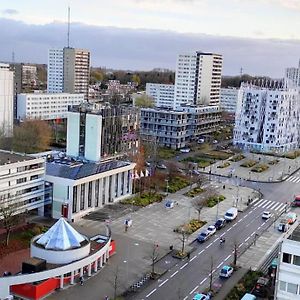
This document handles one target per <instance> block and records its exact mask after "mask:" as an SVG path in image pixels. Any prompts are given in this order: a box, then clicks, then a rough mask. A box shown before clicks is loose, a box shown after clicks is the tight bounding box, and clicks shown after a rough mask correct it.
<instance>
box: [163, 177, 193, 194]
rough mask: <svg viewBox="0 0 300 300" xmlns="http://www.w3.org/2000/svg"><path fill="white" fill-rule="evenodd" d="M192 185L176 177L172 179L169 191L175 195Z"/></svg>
mask: <svg viewBox="0 0 300 300" xmlns="http://www.w3.org/2000/svg"><path fill="white" fill-rule="evenodd" d="M189 184H190V182H189V181H188V179H186V178H183V177H180V176H176V177H172V178H171V179H170V181H169V186H168V191H169V192H170V193H175V192H177V191H179V190H181V189H183V188H185V187H187V186H188V185H189Z"/></svg>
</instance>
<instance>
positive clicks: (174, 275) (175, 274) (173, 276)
mask: <svg viewBox="0 0 300 300" xmlns="http://www.w3.org/2000/svg"><path fill="white" fill-rule="evenodd" d="M178 272H179V271H178V270H177V271H176V272H174V273H173V274H172V275H171V276H170V278H172V277H174V276H175V275H176V274H177V273H178Z"/></svg>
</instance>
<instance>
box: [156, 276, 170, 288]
mask: <svg viewBox="0 0 300 300" xmlns="http://www.w3.org/2000/svg"><path fill="white" fill-rule="evenodd" d="M168 280H169V278H167V279H166V280H165V281H164V282H162V283H161V284H160V285H159V286H158V287H161V286H163V285H164V284H165V283H166V282H167V281H168Z"/></svg>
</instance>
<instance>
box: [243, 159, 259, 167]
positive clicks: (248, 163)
mask: <svg viewBox="0 0 300 300" xmlns="http://www.w3.org/2000/svg"><path fill="white" fill-rule="evenodd" d="M256 164H257V161H256V160H253V159H248V160H246V161H244V162H243V163H242V164H240V166H241V167H244V168H252V167H253V166H255V165H256Z"/></svg>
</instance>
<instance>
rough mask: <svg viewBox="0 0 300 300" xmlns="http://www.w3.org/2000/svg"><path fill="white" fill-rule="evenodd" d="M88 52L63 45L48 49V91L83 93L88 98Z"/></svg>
mask: <svg viewBox="0 0 300 300" xmlns="http://www.w3.org/2000/svg"><path fill="white" fill-rule="evenodd" d="M89 80H90V52H89V51H88V50H83V49H75V48H68V47H65V48H63V49H50V50H49V55H48V93H62V92H64V93H71V94H74V93H76V94H84V95H85V99H86V100H87V98H88V85H89Z"/></svg>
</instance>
